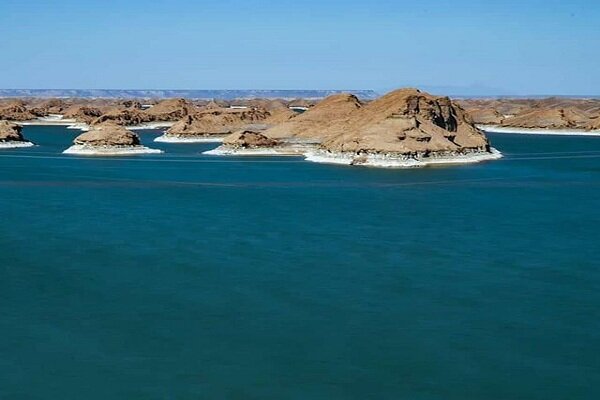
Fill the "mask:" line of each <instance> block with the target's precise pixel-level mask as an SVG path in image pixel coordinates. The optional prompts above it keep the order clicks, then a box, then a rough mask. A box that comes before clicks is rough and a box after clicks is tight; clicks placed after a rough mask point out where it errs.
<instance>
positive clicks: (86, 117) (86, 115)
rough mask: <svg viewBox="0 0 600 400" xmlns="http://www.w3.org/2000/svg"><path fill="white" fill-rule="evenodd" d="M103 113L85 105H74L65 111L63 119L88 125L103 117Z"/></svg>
mask: <svg viewBox="0 0 600 400" xmlns="http://www.w3.org/2000/svg"><path fill="white" fill-rule="evenodd" d="M102 114H103V112H102V110H101V109H100V108H97V107H90V106H85V105H73V106H71V107H69V108H68V109H67V110H65V112H64V114H63V118H65V119H74V120H76V121H77V122H83V123H86V124H89V123H91V122H92V121H93V120H95V119H96V118H98V117H100V116H102Z"/></svg>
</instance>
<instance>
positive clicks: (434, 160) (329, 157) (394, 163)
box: [202, 146, 502, 168]
mask: <svg viewBox="0 0 600 400" xmlns="http://www.w3.org/2000/svg"><path fill="white" fill-rule="evenodd" d="M202 154H205V155H214V156H304V159H305V160H306V161H311V162H316V163H323V164H338V165H357V166H366V167H379V168H417V167H425V166H428V165H451V164H471V163H478V162H481V161H488V160H497V159H500V158H502V153H500V152H499V151H498V150H496V149H491V152H489V153H487V152H473V153H466V154H456V155H439V156H435V155H434V156H430V157H422V158H413V157H409V156H401V155H391V154H371V155H358V154H354V153H332V152H328V151H325V150H318V149H315V147H314V146H296V147H290V146H282V147H272V148H264V149H263V148H253V149H244V148H234V147H229V146H219V147H217V148H216V149H213V150H208V151H205V152H203V153H202Z"/></svg>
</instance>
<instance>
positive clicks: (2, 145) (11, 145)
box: [0, 140, 35, 149]
mask: <svg viewBox="0 0 600 400" xmlns="http://www.w3.org/2000/svg"><path fill="white" fill-rule="evenodd" d="M33 146H35V144H33V143H31V142H18V141H16V140H12V141H8V142H0V149H18V148H23V147H33Z"/></svg>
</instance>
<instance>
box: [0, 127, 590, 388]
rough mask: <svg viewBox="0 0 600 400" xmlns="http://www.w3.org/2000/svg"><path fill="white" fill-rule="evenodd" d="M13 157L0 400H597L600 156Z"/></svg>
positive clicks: (42, 134)
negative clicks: (454, 163)
mask: <svg viewBox="0 0 600 400" xmlns="http://www.w3.org/2000/svg"><path fill="white" fill-rule="evenodd" d="M24 133H25V135H26V136H27V137H28V138H29V139H31V140H32V141H35V142H36V143H37V144H38V145H39V146H37V147H35V148H30V149H20V150H3V151H1V152H0V332H2V333H1V335H0V338H1V339H2V340H0V398H2V399H5V398H6V399H49V398H56V399H64V400H66V399H199V398H202V399H204V398H206V399H461V400H462V399H486V400H490V399H516V398H523V399H540V400H542V399H543V400H549V399H596V398H599V396H600V385H599V384H598V383H599V382H600V358H599V354H600V311H599V308H600V270H599V269H600V261H599V257H598V256H599V254H598V243H600V233H599V232H600V231H599V230H600V212H599V207H600V138H594V137H591V138H590V137H588V138H584V137H540V136H524V135H509V134H500V135H491V138H492V140H493V143H494V146H495V147H497V148H498V149H499V150H500V151H502V152H503V153H505V154H506V157H505V158H504V159H502V160H500V161H493V162H488V163H483V164H477V165H467V166H458V167H451V168H448V167H435V168H426V169H418V170H381V169H368V168H350V167H344V166H332V165H320V164H313V163H307V162H303V161H302V160H301V159H300V158H294V157H291V158H217V157H208V156H201V155H200V154H199V153H200V152H201V151H203V150H206V149H209V148H211V147H214V145H209V144H186V145H175V144H162V143H161V144H159V143H152V138H153V137H155V136H156V135H158V134H159V133H158V132H153V131H147V132H143V133H142V138H143V141H144V142H146V144H147V145H149V146H152V147H158V148H162V149H164V150H166V153H165V154H161V155H148V156H141V157H140V156H138V157H130V158H118V159H110V158H105V159H94V158H81V157H75V156H63V155H62V154H60V152H61V151H62V150H64V149H65V148H66V147H68V145H69V143H70V142H71V140H72V139H73V137H74V136H76V135H77V134H78V133H79V132H78V131H72V130H66V129H65V128H64V127H27V128H25V130H24Z"/></svg>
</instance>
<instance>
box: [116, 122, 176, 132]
mask: <svg viewBox="0 0 600 400" xmlns="http://www.w3.org/2000/svg"><path fill="white" fill-rule="evenodd" d="M173 125H175V122H170V121H161V122H145V123H143V124H139V125H126V126H125V128H127V129H129V130H130V131H135V130H143V129H167V128H170V127H172V126H173Z"/></svg>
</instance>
